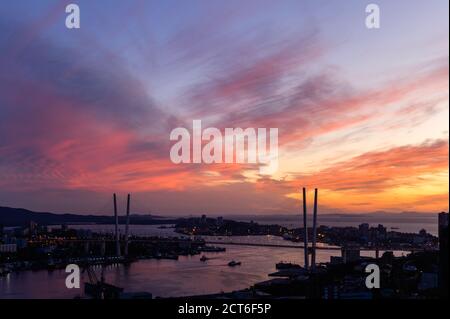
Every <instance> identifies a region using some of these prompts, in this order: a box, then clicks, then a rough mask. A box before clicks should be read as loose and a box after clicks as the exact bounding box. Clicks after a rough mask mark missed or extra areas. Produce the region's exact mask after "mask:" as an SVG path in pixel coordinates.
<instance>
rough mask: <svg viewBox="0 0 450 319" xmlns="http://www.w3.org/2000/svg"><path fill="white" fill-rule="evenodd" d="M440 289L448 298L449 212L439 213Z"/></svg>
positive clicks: (443, 295) (442, 294)
mask: <svg viewBox="0 0 450 319" xmlns="http://www.w3.org/2000/svg"><path fill="white" fill-rule="evenodd" d="M438 220H439V290H440V292H441V296H442V297H445V298H448V249H449V248H448V213H445V212H442V213H440V214H439V218H438Z"/></svg>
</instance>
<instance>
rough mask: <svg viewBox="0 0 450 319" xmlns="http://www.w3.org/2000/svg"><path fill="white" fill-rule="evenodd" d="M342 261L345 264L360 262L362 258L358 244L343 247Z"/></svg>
mask: <svg viewBox="0 0 450 319" xmlns="http://www.w3.org/2000/svg"><path fill="white" fill-rule="evenodd" d="M341 252H342V261H343V263H344V264H346V263H350V262H353V261H358V260H359V259H360V258H361V255H360V248H359V245H358V244H347V245H345V246H344V247H342V250H341Z"/></svg>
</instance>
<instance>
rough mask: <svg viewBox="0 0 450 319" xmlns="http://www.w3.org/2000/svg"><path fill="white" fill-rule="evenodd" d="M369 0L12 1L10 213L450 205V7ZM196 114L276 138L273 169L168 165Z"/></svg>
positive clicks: (5, 152) (6, 96)
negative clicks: (71, 19) (72, 22)
mask: <svg viewBox="0 0 450 319" xmlns="http://www.w3.org/2000/svg"><path fill="white" fill-rule="evenodd" d="M71 2H73V3H77V4H79V6H80V10H81V28H80V29H72V30H69V29H67V28H66V27H65V18H66V13H65V6H66V5H67V4H68V3H71ZM370 2H374V3H377V4H378V5H379V6H380V8H381V28H380V29H367V28H366V26H365V17H366V13H365V7H366V5H367V4H368V3H370ZM370 2H368V1H358V0H353V1H340V0H334V1H332V0H327V1H325V0H323V1H318V0H314V1H313V0H311V1H305V0H302V1H299V0H296V1H287V0H284V1H275V0H273V1H264V0H254V1H250V0H248V1H247V0H246V1H237V0H231V1H216V0H213V1H206V0H203V1H199V0H190V1H181V0H178V1H173V0H171V1H144V0H142V1H139V0H137V1H107V2H106V1H100V0H95V1H94V0H89V1H45V0H29V1H12V0H9V1H2V2H1V4H0V52H1V55H0V206H11V207H23V208H28V209H32V210H38V211H53V212H75V213H109V212H110V211H111V206H112V200H111V196H112V193H113V192H117V193H118V194H119V196H120V198H121V199H124V197H125V194H126V193H127V192H130V193H132V196H133V202H132V205H133V211H136V212H139V213H148V212H151V213H153V214H159V215H180V214H202V213H206V214H212V215H214V214H275V213H282V214H285V213H298V212H299V209H300V204H301V202H300V196H299V194H300V189H301V188H302V187H308V189H309V190H310V191H309V195H312V190H313V188H314V187H317V188H319V204H320V211H321V212H326V213H333V212H339V213H361V212H373V211H387V212H403V211H415V212H428V213H437V212H440V211H443V210H445V211H448V190H449V169H448V155H449V154H448V153H449V120H448V118H449V103H448V100H449V88H448V85H449V82H448V76H449V61H448V59H449V42H448V37H449V25H448V23H449V16H448V10H449V8H448V6H449V2H448V0H431V1H412V0H398V1H370ZM193 120H202V124H203V126H204V127H208V126H213V127H217V128H219V129H221V130H223V129H224V128H226V127H232V128H235V127H242V128H247V127H253V128H259V127H265V128H278V129H279V145H280V146H279V169H278V171H277V172H276V173H275V174H272V175H268V176H267V175H265V176H262V175H260V174H259V166H258V165H256V164H219V163H217V164H210V165H208V164H178V165H177V164H174V163H172V162H171V160H170V157H169V152H170V147H171V146H172V145H173V142H171V141H170V140H169V134H170V132H171V131H172V129H174V128H176V127H186V128H188V129H189V130H191V129H192V121H193ZM311 199H312V197H311ZM311 201H312V200H310V202H311Z"/></svg>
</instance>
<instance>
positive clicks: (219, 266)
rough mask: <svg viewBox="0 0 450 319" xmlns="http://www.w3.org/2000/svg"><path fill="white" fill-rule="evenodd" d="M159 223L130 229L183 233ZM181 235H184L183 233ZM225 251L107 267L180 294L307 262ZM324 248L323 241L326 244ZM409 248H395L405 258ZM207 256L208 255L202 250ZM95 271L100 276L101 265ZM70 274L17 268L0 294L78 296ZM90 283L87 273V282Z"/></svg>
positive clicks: (326, 254)
mask: <svg viewBox="0 0 450 319" xmlns="http://www.w3.org/2000/svg"><path fill="white" fill-rule="evenodd" d="M70 227H73V228H78V229H89V230H92V231H95V232H112V231H113V225H71V226H70ZM160 227H161V226H155V225H132V226H131V229H130V230H131V233H132V234H134V235H146V236H150V235H151V236H164V237H168V236H179V234H176V233H175V232H174V229H173V228H170V225H165V226H164V228H160ZM180 237H181V236H180ZM204 238H205V239H206V240H214V241H228V242H236V243H245V242H247V243H261V244H285V245H286V244H288V245H292V246H299V245H301V243H293V242H289V241H285V240H283V239H282V238H280V237H277V236H235V237H217V236H205V237H204ZM221 246H223V247H226V252H223V253H204V255H205V256H207V257H208V258H210V259H208V260H207V261H206V262H201V261H200V256H201V255H194V256H179V259H178V260H166V259H161V260H156V259H148V260H140V261H137V262H134V263H132V264H130V265H128V266H125V265H121V264H117V265H111V266H107V268H106V271H105V278H106V280H107V282H109V283H112V284H115V285H117V286H120V287H123V288H124V289H125V291H126V292H142V291H145V292H150V293H152V294H153V296H155V297H179V296H188V295H201V294H211V293H218V292H222V291H223V292H230V291H233V290H239V289H244V288H248V287H250V286H251V285H253V284H255V283H257V282H261V281H264V280H267V279H270V277H268V274H269V273H272V272H274V271H275V264H276V263H277V262H280V261H287V262H294V263H297V264H300V265H303V250H302V249H294V248H275V247H254V246H251V247H250V246H235V245H221ZM321 246H323V245H321ZM361 254H362V255H364V256H374V254H375V253H374V252H367V251H363V252H361ZM402 254H405V252H395V255H397V256H401V255H402ZM202 255H203V254H202ZM339 255H340V251H339V250H318V251H317V261H318V262H328V261H330V257H331V256H339ZM230 260H237V261H240V262H242V265H241V266H237V267H229V266H228V262H229V261H230ZM94 269H95V270H96V272H97V275H98V276H99V275H100V272H101V267H100V266H96V267H94ZM66 275H67V274H66V273H65V272H64V270H63V269H61V270H53V271H48V270H39V271H23V272H13V273H10V274H8V275H7V276H6V277H0V298H42V299H46V298H74V297H77V296H82V289H71V290H70V289H67V288H66V287H65V278H66ZM84 281H87V276H86V274H82V282H84Z"/></svg>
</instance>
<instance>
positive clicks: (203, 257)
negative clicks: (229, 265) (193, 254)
mask: <svg viewBox="0 0 450 319" xmlns="http://www.w3.org/2000/svg"><path fill="white" fill-rule="evenodd" d="M208 259H209V258H208V257H206V256H205V255H203V256H202V257H201V258H200V261H207V260H208Z"/></svg>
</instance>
